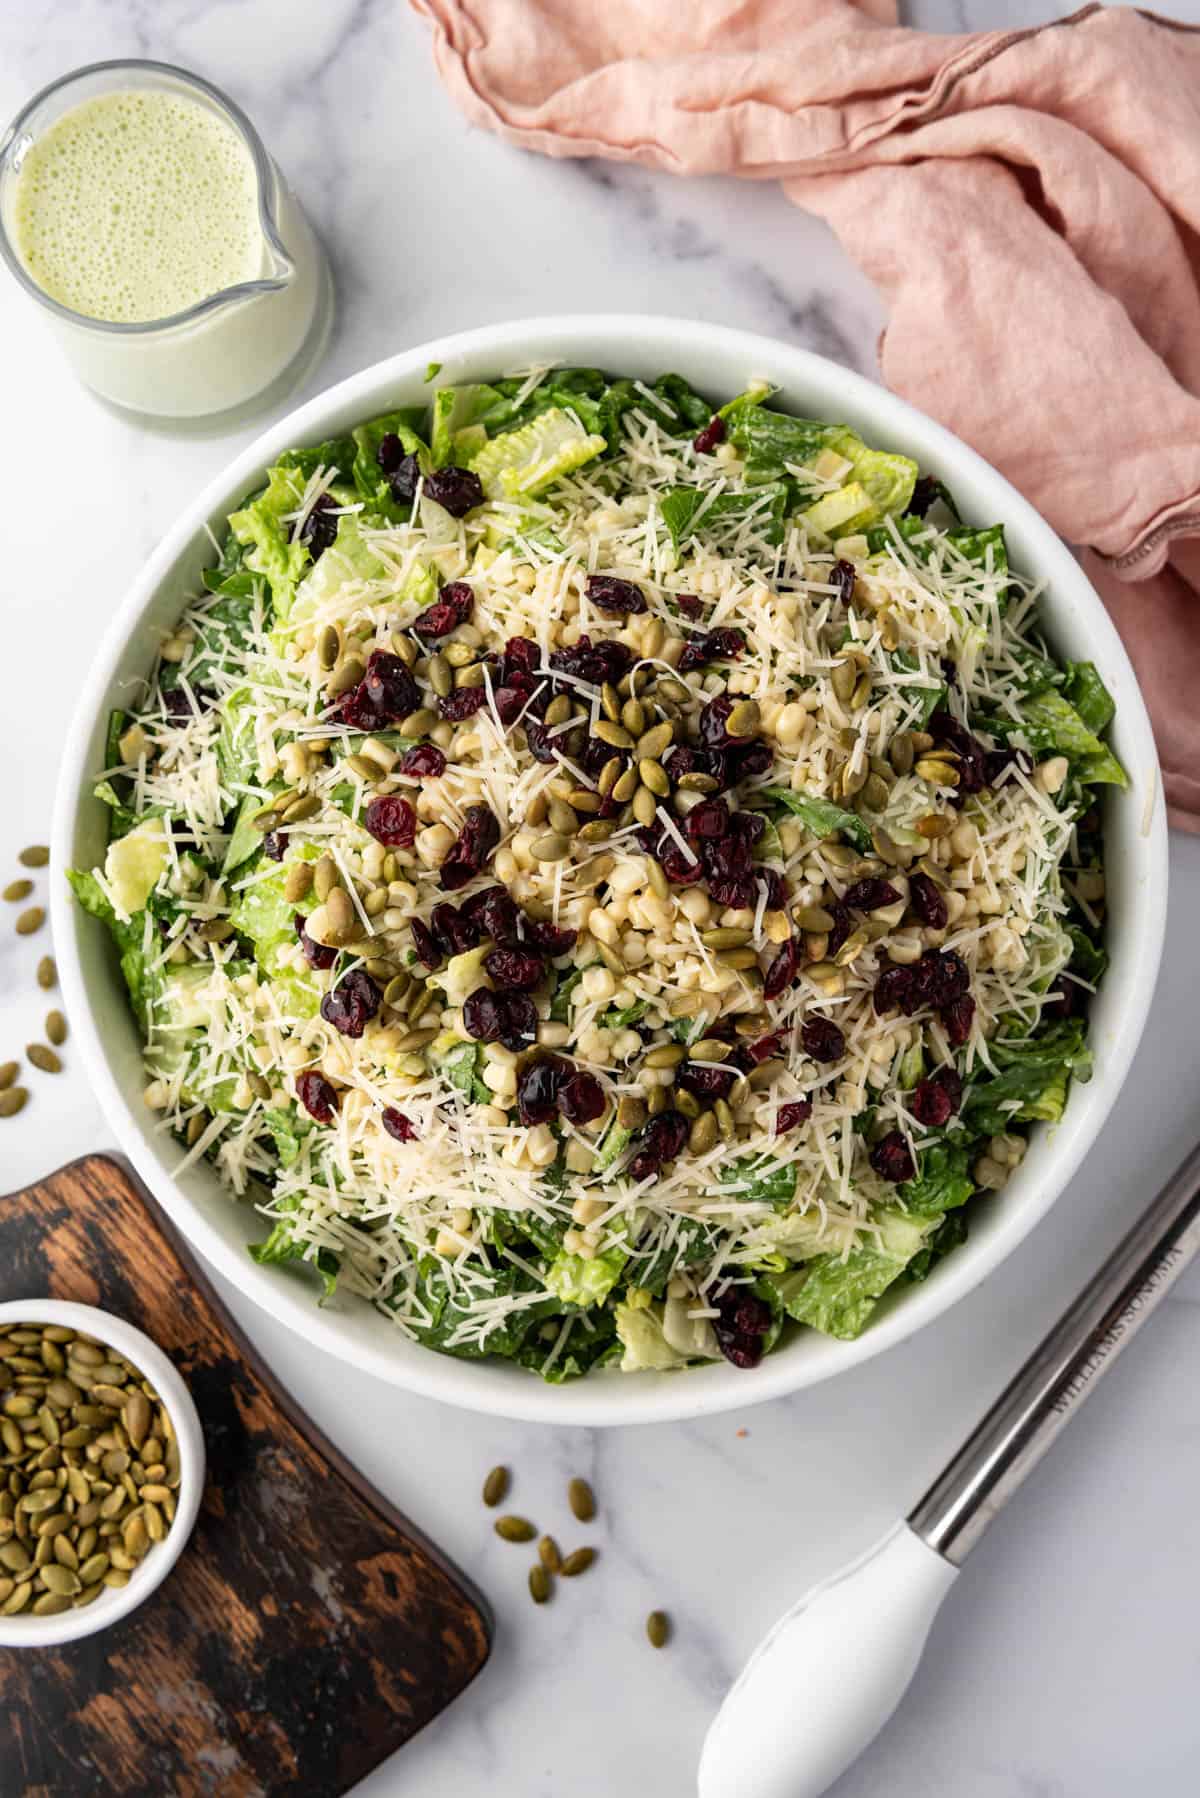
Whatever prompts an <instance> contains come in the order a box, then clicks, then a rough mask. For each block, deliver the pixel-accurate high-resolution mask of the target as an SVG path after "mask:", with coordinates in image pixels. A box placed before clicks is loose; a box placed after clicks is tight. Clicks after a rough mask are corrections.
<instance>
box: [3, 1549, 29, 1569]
mask: <svg viewBox="0 0 1200 1798" xmlns="http://www.w3.org/2000/svg"><path fill="white" fill-rule="evenodd" d="M29 1564H30V1561H29V1555H28V1553H27V1552H26V1549H25V1546H24V1544H23V1543H21V1542H4V1543H0V1567H7V1568H8V1571H9V1572H10V1573H24V1571H25V1569H26V1568H27V1567H28V1566H29Z"/></svg>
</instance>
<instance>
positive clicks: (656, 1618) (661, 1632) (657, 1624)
mask: <svg viewBox="0 0 1200 1798" xmlns="http://www.w3.org/2000/svg"><path fill="white" fill-rule="evenodd" d="M646 1635H647V1637H648V1638H649V1641H650V1646H651V1648H665V1647H666V1645H667V1643H668V1641H669V1640H670V1637H671V1625H670V1622H669V1620H668V1618H667V1613H666V1612H665V1611H651V1613H650V1615H649V1616H648V1617H647V1619H646Z"/></svg>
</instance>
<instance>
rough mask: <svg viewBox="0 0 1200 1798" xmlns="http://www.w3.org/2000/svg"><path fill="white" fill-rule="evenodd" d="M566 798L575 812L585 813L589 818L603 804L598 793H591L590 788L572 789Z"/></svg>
mask: <svg viewBox="0 0 1200 1798" xmlns="http://www.w3.org/2000/svg"><path fill="white" fill-rule="evenodd" d="M567 797H568V801H569V803H570V804H571V806H572V807H573V808H574V810H575V811H577V812H587V813H588V815H589V816H591V815H592V814H593V813H595V812H598V811H599V810H600V807H601V805H602V804H603V803H604V802H603V800H602V799H601V797H600V795H599V793H593V792H592V790H591V788H590V787H572V788H571V790H570V792H569V794H568V795H567Z"/></svg>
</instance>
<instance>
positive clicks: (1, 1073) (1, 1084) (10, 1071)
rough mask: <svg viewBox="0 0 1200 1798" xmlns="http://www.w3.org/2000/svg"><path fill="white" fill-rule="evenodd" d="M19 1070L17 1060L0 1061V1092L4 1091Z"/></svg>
mask: <svg viewBox="0 0 1200 1798" xmlns="http://www.w3.org/2000/svg"><path fill="white" fill-rule="evenodd" d="M20 1071H21V1064H20V1062H19V1061H5V1062H0V1093H6V1092H7V1091H8V1089H9V1087H10V1086H11V1085H12V1083H13V1081H14V1080H15V1079H16V1077H17V1075H18V1074H19V1073H20Z"/></svg>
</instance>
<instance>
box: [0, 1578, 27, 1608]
mask: <svg viewBox="0 0 1200 1798" xmlns="http://www.w3.org/2000/svg"><path fill="white" fill-rule="evenodd" d="M32 1596H33V1586H32V1584H31V1583H30V1582H26V1584H25V1585H23V1586H18V1587H17V1588H16V1590H15V1591H14V1592H10V1593H9V1595H8V1597H7V1598H6V1599H5V1601H4V1603H3V1604H2V1605H0V1611H2V1612H3V1613H4V1615H5V1616H6V1617H15V1616H16V1614H17V1612H18V1611H23V1610H24V1609H25V1606H26V1605H27V1604H28V1603H29V1600H30V1598H31V1597H32Z"/></svg>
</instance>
